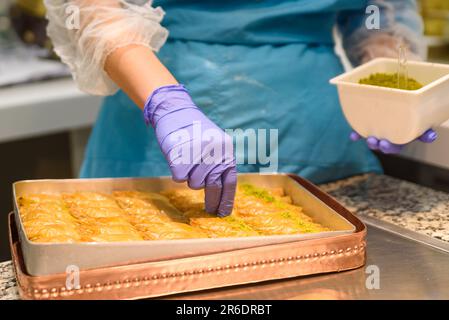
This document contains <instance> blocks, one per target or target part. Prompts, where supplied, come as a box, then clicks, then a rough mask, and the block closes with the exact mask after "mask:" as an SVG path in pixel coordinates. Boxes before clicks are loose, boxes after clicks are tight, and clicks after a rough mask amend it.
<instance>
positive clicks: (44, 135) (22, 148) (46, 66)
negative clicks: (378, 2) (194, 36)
mask: <svg viewBox="0 0 449 320" xmlns="http://www.w3.org/2000/svg"><path fill="white" fill-rule="evenodd" d="M419 5H420V11H421V14H422V16H423V19H424V23H425V34H426V40H425V41H426V44H427V45H428V48H429V58H428V60H429V61H435V62H440V63H449V1H448V0H421V1H419ZM44 17H45V8H44V6H43V3H42V1H41V0H1V1H0V155H1V159H0V190H1V192H0V261H3V260H6V259H9V249H8V248H7V228H6V217H7V213H8V212H10V211H11V210H12V201H11V200H12V195H11V184H12V183H13V182H14V181H18V180H23V179H40V178H74V177H77V175H78V170H79V167H80V164H81V161H82V158H83V153H84V148H85V145H86V142H87V138H88V136H89V133H90V128H91V126H92V125H93V123H94V122H95V119H96V115H97V112H98V110H99V106H100V103H101V98H99V97H92V96H87V95H85V94H83V93H81V92H80V91H78V90H77V89H76V87H75V85H74V84H73V82H72V80H71V78H70V76H69V72H68V70H67V68H66V67H65V66H64V65H63V64H62V63H60V62H59V61H58V59H57V57H56V56H55V54H54V53H53V51H52V45H51V42H50V41H49V39H48V38H47V36H46V32H45V28H46V20H45V18H44ZM448 99H449V94H448ZM437 131H438V133H439V140H438V141H437V142H436V143H434V144H432V145H422V144H412V145H411V146H410V147H408V148H407V149H406V150H405V151H404V152H403V154H401V155H400V156H384V155H378V156H379V158H380V160H381V161H382V163H383V165H384V168H385V172H386V173H387V174H389V175H392V176H396V177H400V178H402V179H405V180H410V181H414V182H417V183H420V184H423V185H428V186H432V187H433V188H436V189H440V190H445V191H449V148H447V145H448V143H449V122H448V123H446V124H444V125H442V126H441V127H440V128H437Z"/></svg>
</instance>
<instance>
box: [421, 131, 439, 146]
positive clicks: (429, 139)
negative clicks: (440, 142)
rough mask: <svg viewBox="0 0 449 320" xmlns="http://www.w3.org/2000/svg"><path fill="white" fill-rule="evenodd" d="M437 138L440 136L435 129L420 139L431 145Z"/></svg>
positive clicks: (425, 133)
mask: <svg viewBox="0 0 449 320" xmlns="http://www.w3.org/2000/svg"><path fill="white" fill-rule="evenodd" d="M437 138H438V134H437V133H436V132H435V131H434V130H433V129H429V130H427V131H426V132H424V133H423V134H422V135H421V137H419V140H420V141H422V142H425V143H431V142H434V141H435V140H436V139H437Z"/></svg>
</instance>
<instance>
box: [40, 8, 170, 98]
mask: <svg viewBox="0 0 449 320" xmlns="http://www.w3.org/2000/svg"><path fill="white" fill-rule="evenodd" d="M45 5H46V8H47V19H48V27H47V32H48V35H49V37H50V38H51V40H52V42H53V45H54V48H55V52H56V53H57V54H58V56H59V57H60V58H61V60H62V61H63V62H64V63H66V64H67V65H68V66H69V67H70V70H71V72H72V75H73V78H74V79H75V81H76V83H77V85H78V87H79V88H80V89H81V90H82V91H85V92H87V93H90V94H94V95H112V94H114V93H115V92H116V91H117V90H118V86H117V85H116V84H115V83H114V82H113V81H112V80H111V79H110V78H109V76H108V75H107V73H106V72H105V71H104V63H105V60H106V58H107V56H108V55H109V54H111V53H112V52H113V51H114V50H116V49H118V48H121V47H124V46H127V45H131V44H138V45H143V46H146V47H148V48H150V49H152V50H153V51H158V50H159V49H160V48H161V47H162V45H163V44H164V43H165V41H166V39H167V37H168V31H167V30H166V29H165V28H163V27H162V26H161V25H160V22H161V21H162V19H163V17H164V11H163V10H162V9H161V8H160V7H157V8H153V7H152V6H151V5H152V1H139V0H134V1H131V0H97V1H96V0H70V1H68V0H45ZM77 16H78V17H79V19H78V18H77ZM77 21H79V25H77Z"/></svg>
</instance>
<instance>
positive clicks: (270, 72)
mask: <svg viewBox="0 0 449 320" xmlns="http://www.w3.org/2000/svg"><path fill="white" fill-rule="evenodd" d="M365 3H366V1H362V0H298V1H287V0H285V1H279V0H266V1H241V0H231V1H214V0H204V1H193V0H184V1H179V0H178V1H175V0H165V1H155V5H160V6H162V7H163V8H164V10H165V11H166V18H165V20H164V25H165V26H166V27H167V28H168V29H169V31H170V39H169V40H168V42H167V43H166V44H165V46H164V47H163V48H162V49H161V51H160V52H159V54H158V56H159V58H160V59H161V61H162V62H163V63H164V64H165V65H166V66H167V67H168V69H169V70H170V71H171V72H172V73H173V74H174V75H175V77H176V78H177V79H178V81H179V82H180V83H183V84H185V85H186V86H187V88H188V89H189V91H190V93H191V95H192V97H193V99H194V101H195V102H196V103H197V105H198V106H199V107H200V108H201V109H202V110H203V111H204V112H205V114H206V115H207V116H208V117H210V118H211V119H212V120H213V121H214V122H215V123H217V124H218V125H219V126H220V127H221V128H228V129H236V128H240V129H243V130H245V129H255V130H257V129H267V130H269V129H277V130H278V135H279V146H278V154H279V158H278V165H279V167H278V171H279V172H291V173H296V174H299V175H301V176H303V177H306V178H308V179H310V180H312V181H314V182H316V183H320V182H325V181H331V180H336V179H339V178H343V177H347V176H351V175H355V174H359V173H364V172H370V171H371V172H380V171H381V168H380V165H379V163H378V161H377V159H376V157H375V156H374V155H373V154H372V152H371V151H370V150H369V149H368V148H367V147H366V145H365V143H363V142H362V141H360V142H356V143H354V142H351V141H350V140H349V138H348V136H349V133H350V127H349V126H348V124H347V122H346V121H345V119H344V117H343V114H342V112H341V109H340V106H339V103H338V97H337V92H336V89H335V88H334V87H333V86H331V85H330V84H329V83H328V82H329V79H330V78H332V77H334V76H336V75H338V74H340V73H342V72H343V68H342V65H341V63H340V61H339V59H338V58H337V56H336V55H335V54H334V49H333V47H334V43H333V39H332V27H333V26H334V24H335V19H336V13H337V12H338V11H340V10H351V9H358V10H360V9H362V10H363V6H364V5H365ZM362 12H363V11H362ZM260 167H263V165H261V164H259V163H256V164H244V165H239V167H238V170H239V172H251V171H259V169H260ZM169 174H170V172H169V169H168V165H167V163H166V161H165V159H164V157H163V156H162V154H161V151H160V149H159V146H158V144H157V140H156V138H155V135H154V133H153V129H152V128H151V127H146V126H145V123H144V121H143V118H142V113H141V111H140V109H139V108H137V106H135V105H134V104H133V103H132V101H131V100H130V99H129V98H128V97H127V96H126V95H125V94H124V93H123V92H121V91H120V92H118V93H117V94H116V95H114V96H111V97H107V98H106V99H105V101H104V105H103V107H102V109H101V112H100V114H99V117H98V120H97V123H96V125H95V127H94V129H93V132H92V135H91V137H90V140H89V144H88V148H87V153H86V157H85V160H84V163H83V166H82V170H81V177H129V176H134V177H137V176H161V175H169Z"/></svg>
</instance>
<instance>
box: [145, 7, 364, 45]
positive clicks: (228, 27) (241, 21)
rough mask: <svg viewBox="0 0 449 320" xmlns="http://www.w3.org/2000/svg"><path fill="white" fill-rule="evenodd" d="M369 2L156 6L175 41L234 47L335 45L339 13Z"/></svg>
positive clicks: (356, 8)
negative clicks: (335, 27)
mask: <svg viewBox="0 0 449 320" xmlns="http://www.w3.org/2000/svg"><path fill="white" fill-rule="evenodd" d="M366 2H367V1H366V0H252V1H241V0H229V1H216V0H202V1H195V0H182V1H179V0H156V1H154V5H155V6H161V7H162V8H163V9H164V10H165V12H166V16H165V18H164V21H163V25H164V26H166V27H167V28H168V30H169V31H170V38H172V39H178V40H192V41H203V42H210V43H228V44H248V45H257V44H285V43H301V42H302V43H304V42H306V43H311V42H314V43H332V28H333V26H334V25H335V17H336V13H337V12H339V11H342V10H359V9H362V8H363V7H364V6H365V4H366Z"/></svg>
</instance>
